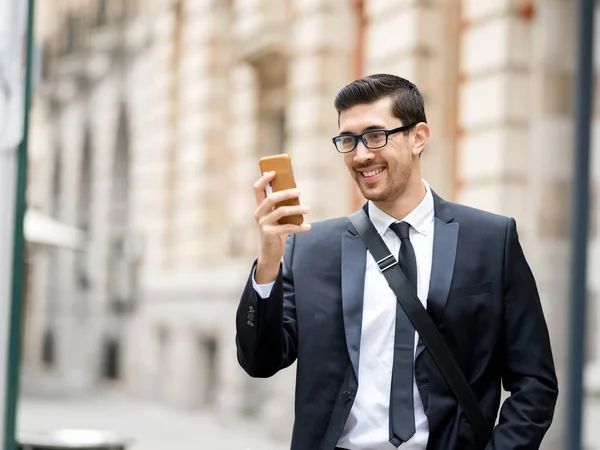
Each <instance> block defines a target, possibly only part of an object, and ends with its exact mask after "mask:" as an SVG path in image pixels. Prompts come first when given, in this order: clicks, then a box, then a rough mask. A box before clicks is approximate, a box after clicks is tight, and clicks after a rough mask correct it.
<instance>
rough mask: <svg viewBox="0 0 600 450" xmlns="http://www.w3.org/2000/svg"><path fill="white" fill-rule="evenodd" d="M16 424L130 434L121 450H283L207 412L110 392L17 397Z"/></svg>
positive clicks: (30, 428) (21, 427)
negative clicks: (107, 393) (182, 409)
mask: <svg viewBox="0 0 600 450" xmlns="http://www.w3.org/2000/svg"><path fill="white" fill-rule="evenodd" d="M17 426H18V429H19V430H21V431H30V432H38V431H50V430H55V429H61V428H83V429H86V428H87V429H100V430H109V431H113V432H115V433H117V434H119V435H120V436H122V437H123V438H125V439H127V440H129V439H131V441H132V445H131V446H129V447H128V449H127V450H203V449H207V450H286V449H287V448H289V446H286V445H285V443H281V442H280V443H277V442H273V441H270V440H268V439H266V438H265V437H261V435H260V432H259V431H258V430H251V429H242V428H240V427H236V428H235V429H231V428H229V429H228V428H226V427H225V426H224V425H222V424H220V423H219V422H218V421H217V420H216V419H215V418H213V417H211V416H210V415H208V414H202V413H190V412H182V411H175V410H171V409H167V408H165V407H161V406H159V405H155V404H152V403H148V402H144V401H140V400H132V399H125V398H122V397H120V396H116V395H111V394H109V395H102V396H100V395H98V396H89V397H81V398H73V397H72V398H57V397H35V398H32V397H23V398H21V399H20V402H19V413H18V425H17Z"/></svg>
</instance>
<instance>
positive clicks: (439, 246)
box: [427, 192, 459, 324]
mask: <svg viewBox="0 0 600 450" xmlns="http://www.w3.org/2000/svg"><path fill="white" fill-rule="evenodd" d="M433 198H434V209H435V218H434V233H433V259H432V263H431V279H430V282H429V294H428V296H427V309H428V310H429V314H430V315H431V317H432V319H433V321H434V322H435V323H436V324H439V321H440V320H441V318H442V313H443V312H444V308H445V306H446V302H447V300H448V293H449V292H450V284H451V283H452V277H453V275H454V263H455V261H456V247H457V245H458V230H459V224H458V222H454V221H453V220H454V218H453V217H452V215H451V214H450V211H449V208H448V204H447V203H446V202H445V201H444V200H442V199H441V198H440V197H438V196H437V195H436V194H435V192H434V193H433Z"/></svg>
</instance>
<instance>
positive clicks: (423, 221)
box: [368, 180, 434, 236]
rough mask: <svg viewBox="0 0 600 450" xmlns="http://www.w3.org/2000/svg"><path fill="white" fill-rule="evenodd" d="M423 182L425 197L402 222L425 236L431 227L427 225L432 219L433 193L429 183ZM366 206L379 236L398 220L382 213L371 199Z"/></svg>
mask: <svg viewBox="0 0 600 450" xmlns="http://www.w3.org/2000/svg"><path fill="white" fill-rule="evenodd" d="M423 184H424V185H425V189H426V192H425V197H424V198H423V200H421V203H419V205H418V206H417V207H416V208H415V209H413V210H412V211H411V212H410V213H409V214H408V215H407V216H406V217H405V218H404V219H402V220H403V221H404V222H408V223H409V224H410V226H411V227H413V228H414V229H415V231H417V232H418V233H420V234H423V235H425V236H427V234H428V232H429V231H430V229H431V228H430V227H429V225H431V222H432V221H433V216H434V206H433V194H432V193H431V189H430V187H429V184H427V182H426V181H425V180H423ZM368 208H369V217H370V218H371V222H373V225H374V226H375V229H376V230H377V232H378V233H379V234H380V235H381V236H383V235H384V234H385V232H386V231H387V230H388V229H389V227H390V225H391V224H393V223H394V222H398V220H397V219H395V218H393V217H392V216H390V215H388V214H386V213H384V212H383V211H382V210H380V209H379V208H378V207H377V206H375V204H374V203H373V202H372V201H369V206H368Z"/></svg>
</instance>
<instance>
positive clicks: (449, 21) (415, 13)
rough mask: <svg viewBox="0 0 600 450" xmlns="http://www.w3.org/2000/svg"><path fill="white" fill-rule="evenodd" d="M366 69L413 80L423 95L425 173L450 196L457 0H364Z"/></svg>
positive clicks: (367, 72)
mask: <svg viewBox="0 0 600 450" xmlns="http://www.w3.org/2000/svg"><path fill="white" fill-rule="evenodd" d="M366 13H367V18H368V24H369V25H368V29H367V44H366V49H367V51H366V71H365V75H366V74H372V73H381V72H383V73H390V74H393V75H398V76H400V77H403V78H406V79H408V80H409V81H412V82H413V83H415V84H416V85H417V87H418V88H419V90H420V91H421V93H422V94H423V97H424V99H425V111H426V114H427V119H428V120H427V121H428V123H429V125H430V126H431V128H432V138H431V140H430V143H429V145H428V147H427V148H426V149H425V152H424V154H423V160H422V170H423V177H424V178H426V179H427V180H428V182H429V183H430V184H431V185H432V187H433V188H434V189H435V190H436V192H438V193H439V194H440V195H442V196H446V197H450V196H451V195H452V189H453V180H452V176H453V173H452V167H453V164H454V161H453V159H454V155H453V147H454V145H453V142H454V138H455V134H456V126H455V123H456V111H455V109H456V108H455V105H456V89H455V88H454V86H455V85H456V78H457V75H456V73H457V72H456V64H457V53H458V40H457V29H456V28H457V16H458V3H457V2H446V1H433V2H396V3H394V2H387V1H383V0H368V1H367V3H366Z"/></svg>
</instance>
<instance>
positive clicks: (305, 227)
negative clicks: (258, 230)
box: [262, 222, 311, 235]
mask: <svg viewBox="0 0 600 450" xmlns="http://www.w3.org/2000/svg"><path fill="white" fill-rule="evenodd" d="M310 228H311V226H310V224H308V223H303V224H302V225H293V224H286V225H279V224H277V222H276V223H275V224H271V225H265V226H264V227H262V231H263V233H264V234H266V235H282V234H299V233H306V232H307V231H310Z"/></svg>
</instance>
